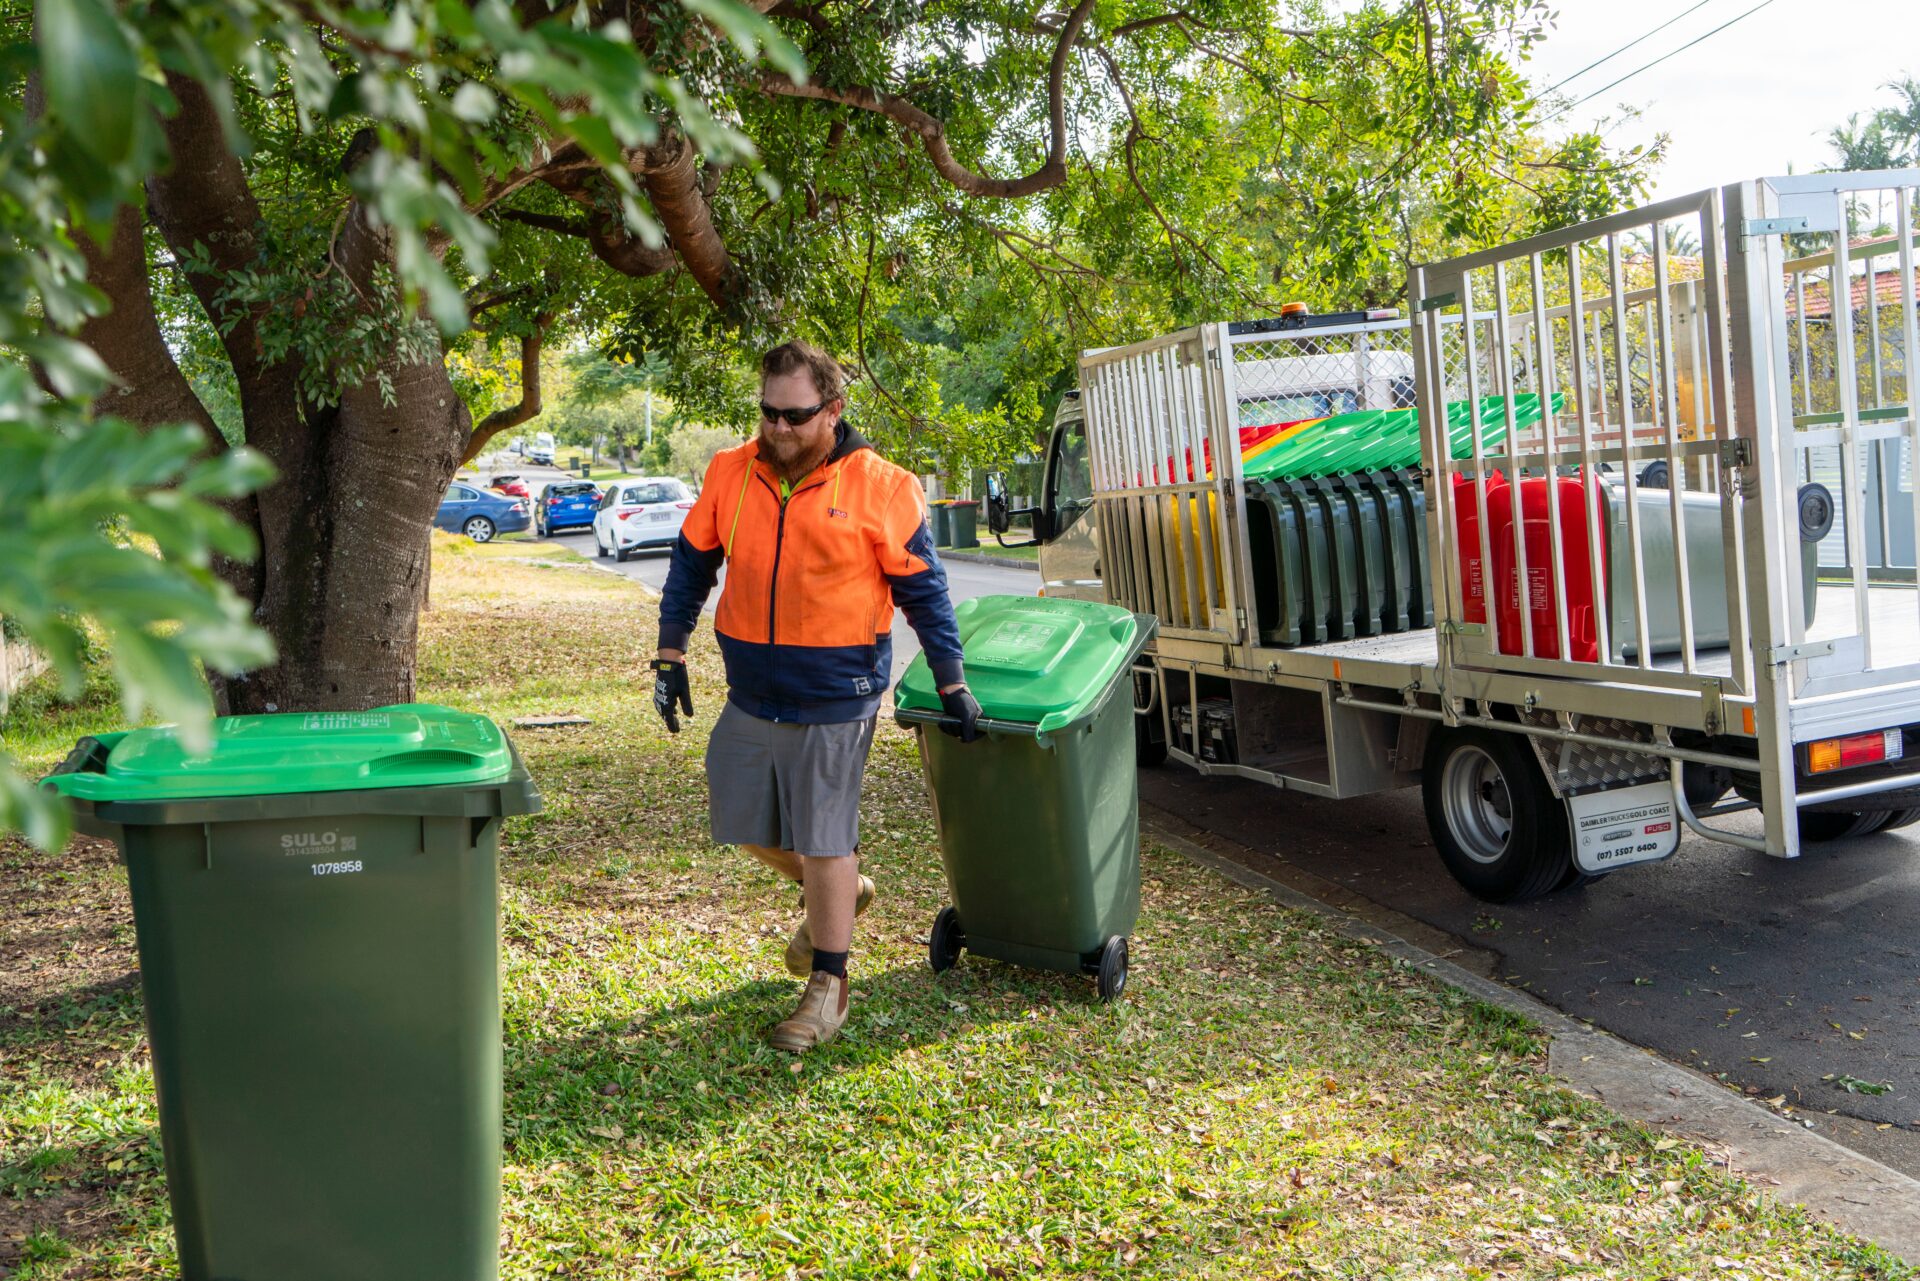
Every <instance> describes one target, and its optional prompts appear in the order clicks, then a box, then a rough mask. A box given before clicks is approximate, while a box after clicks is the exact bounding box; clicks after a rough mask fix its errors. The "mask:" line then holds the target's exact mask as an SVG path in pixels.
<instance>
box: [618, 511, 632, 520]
mask: <svg viewBox="0 0 1920 1281" xmlns="http://www.w3.org/2000/svg"><path fill="white" fill-rule="evenodd" d="M616 514H617V515H618V516H619V517H620V519H621V520H625V519H626V518H627V517H629V516H631V515H633V514H634V513H632V512H618V513H616Z"/></svg>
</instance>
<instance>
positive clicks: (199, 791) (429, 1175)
mask: <svg viewBox="0 0 1920 1281" xmlns="http://www.w3.org/2000/svg"><path fill="white" fill-rule="evenodd" d="M44 786H47V787H49V788H52V789H53V790H55V791H58V792H60V793H62V794H63V795H65V796H66V797H68V798H69V800H70V801H71V803H72V805H73V808H74V811H75V823H76V826H78V827H79V829H80V830H81V831H83V832H86V833H89V834H90V835H94V836H103V837H109V838H111V839H113V840H114V841H116V842H117V843H118V844H119V846H120V854H121V858H122V859H123V860H124V861H125V863H126V866H127V883H128V888H129V889H130V891H131V893H132V898H133V914H134V925H135V929H136V932H137V935H138V942H139V952H140V979H141V987H142V990H143V992H144V993H145V997H146V1011H147V1035H148V1039H149V1041H150V1042H151V1044H152V1048H153V1073H154V1081H155V1085H156V1087H157V1091H158V1094H159V1102H160V1137H161V1144H162V1147H163V1148H164V1150H165V1156H166V1169H167V1191H168V1196H169V1198H170V1200H171V1201H172V1204H173V1217H174V1231H175V1234H176V1237H177V1239H178V1242H179V1248H180V1273H181V1276H182V1277H183V1278H184V1279H185V1281H344V1279H345V1278H353V1279H354V1281H491V1279H492V1278H494V1277H496V1276H497V1275H498V1273H499V1261H498V1256H499V1233H500V1107H501V1093H500V1091H501V1085H500V1059H501V1050H500V951H499V903H500V895H499V835H500V818H501V816H502V815H506V814H526V813H531V812H533V811H534V810H537V809H538V808H539V806H540V798H539V796H538V794H537V793H536V792H535V790H534V787H533V781H532V779H531V778H530V777H529V776H528V774H527V771H526V768H525V767H524V766H523V765H521V763H520V761H519V758H518V756H517V755H516V754H515V752H514V750H513V747H512V745H511V744H510V743H509V742H508V741H507V738H506V736H505V735H504V734H503V733H501V731H500V729H499V727H498V726H496V725H495V724H494V723H493V722H492V721H490V720H488V719H486V718H485V717H483V716H473V715H469V714H467V713H464V712H456V711H452V710H450V709H448V708H444V707H433V706H428V705H424V704H409V705H404V706H395V707H383V708H379V709H377V710H374V711H370V712H327V713H309V714H301V713H293V714H285V715H276V716H230V717H224V718H221V719H219V720H216V721H215V722H214V724H213V740H212V748H211V750H209V751H207V752H205V753H199V754H195V753H190V752H188V751H187V750H186V748H185V747H184V746H183V745H182V743H181V741H180V739H179V738H178V737H177V736H176V734H175V733H174V731H173V729H172V728H171V727H162V728H158V729H141V730H134V731H132V732H130V733H122V734H105V735H101V736H99V737H97V738H84V739H81V740H80V742H79V744H78V745H77V746H76V747H75V748H74V749H73V751H72V753H71V754H70V755H69V756H68V757H67V759H66V761H65V762H63V763H62V764H61V766H60V768H59V769H58V770H56V771H55V772H54V774H53V775H52V776H50V777H49V778H48V779H47V780H46V781H45V783H44Z"/></svg>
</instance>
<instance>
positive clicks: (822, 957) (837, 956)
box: [813, 947, 847, 979]
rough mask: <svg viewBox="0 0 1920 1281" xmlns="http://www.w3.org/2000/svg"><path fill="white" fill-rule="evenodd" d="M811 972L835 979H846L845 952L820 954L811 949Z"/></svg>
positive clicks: (815, 949) (820, 952) (819, 951)
mask: <svg viewBox="0 0 1920 1281" xmlns="http://www.w3.org/2000/svg"><path fill="white" fill-rule="evenodd" d="M813 972H814V973H815V974H831V975H833V977H835V978H837V979H843V978H845V977H847V954H846V953H845V952H822V951H821V950H820V949H819V948H817V947H816V948H814V949H813Z"/></svg>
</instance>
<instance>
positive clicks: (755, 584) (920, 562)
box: [660, 423, 961, 724]
mask: <svg viewBox="0 0 1920 1281" xmlns="http://www.w3.org/2000/svg"><path fill="white" fill-rule="evenodd" d="M722 564H725V565H726V567H727V582H726V586H725V587H724V588H722V590H721V593H720V607H719V610H718V611H717V614H716V616H715V619H714V631H715V633H716V634H717V635H718V636H719V638H720V652H721V654H722V656H723V657H724V658H725V660H726V665H727V684H728V685H729V686H730V687H731V693H730V695H729V696H730V697H731V699H732V701H733V702H734V703H735V704H736V705H737V706H738V707H739V708H740V709H741V710H742V711H745V712H748V713H750V714H751V715H754V716H758V717H760V718H762V719H763V720H774V721H796V722H801V723H812V724H824V723H831V722H836V721H855V720H864V719H865V718H867V717H868V716H871V715H873V713H874V711H875V710H876V709H877V708H878V707H879V705H880V695H881V694H882V693H883V692H884V691H885V690H886V688H887V684H888V680H889V677H890V675H891V672H892V669H893V637H892V627H893V606H894V604H895V603H896V602H897V603H898V604H899V606H900V608H901V609H902V610H903V611H905V613H906V615H907V621H908V622H909V623H910V624H912V626H913V630H914V632H915V633H916V634H917V635H918V636H919V638H920V645H921V648H923V649H924V650H925V651H926V654H927V660H928V662H929V663H931V664H932V667H933V672H934V675H935V676H936V677H937V678H938V680H939V682H940V683H941V684H943V685H946V684H951V683H954V682H957V681H959V680H960V679H961V674H960V673H961V668H960V633H959V629H958V627H957V626H956V625H955V623H954V618H953V605H952V602H950V601H949V600H948V599H947V575H946V571H945V570H943V569H941V567H940V559H939V557H938V556H936V555H935V554H934V550H933V535H932V533H931V531H930V530H929V529H928V527H927V512H926V503H925V500H924V498H923V496H922V494H921V492H920V483H919V481H918V480H917V479H916V478H915V477H914V475H913V473H911V472H909V471H907V470H906V469H905V468H903V467H896V466H894V465H893V464H892V463H890V462H888V461H886V460H885V459H884V458H882V457H880V455H879V454H877V453H875V452H874V450H873V446H872V445H870V444H868V443H867V441H866V440H865V439H864V438H862V437H861V436H860V434H859V433H858V432H856V431H854V430H853V429H852V428H851V427H849V426H847V425H846V424H845V423H842V424H841V426H840V429H839V438H838V441H837V442H836V444H835V446H834V450H833V452H832V453H831V454H830V455H828V457H827V461H826V462H824V463H822V464H821V465H820V466H819V467H817V468H815V469H814V470H813V472H811V473H810V474H809V475H808V476H807V477H806V478H805V479H804V480H802V481H801V482H800V483H799V484H798V485H796V486H795V487H794V489H793V492H792V495H791V496H790V497H788V498H787V499H786V500H785V501H784V502H783V501H782V500H781V497H780V478H779V477H778V476H777V475H775V474H774V472H773V470H772V469H771V468H770V467H768V466H767V465H766V464H765V463H763V462H761V461H760V450H759V444H758V443H757V442H755V441H749V442H748V443H746V444H744V445H740V446H737V447H736V448H733V449H728V450H724V451H722V452H721V453H720V454H718V455H716V456H715V457H714V460H713V463H712V465H710V466H709V467H708V468H707V478H706V481H705V483H704V484H703V486H702V487H701V490H700V499H699V501H698V502H696V503H695V504H694V506H693V510H692V511H691V512H688V513H687V520H686V524H685V525H683V526H682V527H681V530H680V538H679V541H678V542H676V543H675V544H674V548H673V563H672V566H671V567H670V568H669V570H668V572H667V585H666V589H665V591H664V594H663V595H662V597H661V601H660V645H661V647H662V648H666V649H685V648H686V646H687V640H688V638H689V637H691V636H692V635H693V629H694V627H695V625H696V624H697V623H698V622H699V619H700V608H701V606H702V605H704V604H705V603H706V599H707V595H708V593H710V592H711V591H712V590H713V584H714V580H715V578H716V577H718V575H719V570H720V566H721V565H722Z"/></svg>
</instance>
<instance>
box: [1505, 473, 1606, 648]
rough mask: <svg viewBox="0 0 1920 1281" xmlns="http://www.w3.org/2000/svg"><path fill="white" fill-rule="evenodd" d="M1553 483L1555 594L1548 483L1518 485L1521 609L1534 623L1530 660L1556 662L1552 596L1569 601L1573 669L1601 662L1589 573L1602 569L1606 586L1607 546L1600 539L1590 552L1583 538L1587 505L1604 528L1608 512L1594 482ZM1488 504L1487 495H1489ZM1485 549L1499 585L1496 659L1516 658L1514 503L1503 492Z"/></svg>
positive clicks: (1532, 479)
mask: <svg viewBox="0 0 1920 1281" xmlns="http://www.w3.org/2000/svg"><path fill="white" fill-rule="evenodd" d="M1552 483H1554V484H1556V485H1558V486H1559V487H1560V555H1561V559H1562V561H1563V565H1562V567H1561V573H1560V575H1559V577H1560V583H1559V585H1558V587H1557V588H1556V586H1555V583H1554V579H1555V577H1556V575H1555V572H1554V565H1553V529H1552V527H1553V512H1552V508H1551V507H1550V506H1549V502H1548V490H1547V484H1548V481H1547V479H1546V478H1545V477H1543V476H1535V477H1530V478H1528V479H1526V480H1523V481H1521V482H1520V523H1521V527H1522V530H1523V533H1524V537H1525V538H1526V549H1527V609H1528V612H1529V615H1530V617H1531V620H1532V624H1533V656H1534V657H1535V658H1558V657H1560V620H1559V612H1558V610H1557V608H1556V597H1557V595H1558V593H1560V592H1564V593H1565V594H1566V601H1567V634H1568V635H1567V657H1568V658H1569V659H1571V660H1572V661H1574V662H1577V663H1597V662H1599V661H1600V642H1599V635H1598V628H1597V626H1596V624H1595V614H1596V606H1597V605H1600V606H1603V605H1604V604H1605V602H1604V601H1601V602H1596V601H1595V600H1594V598H1593V580H1594V575H1593V566H1594V562H1595V561H1596V560H1597V561H1598V562H1599V565H1600V580H1601V582H1602V583H1604V582H1605V581H1606V576H1607V547H1606V540H1605V536H1604V534H1603V535H1602V538H1601V541H1600V544H1599V545H1598V546H1597V547H1596V546H1594V545H1593V543H1592V540H1591V538H1590V537H1589V534H1590V532H1591V530H1592V525H1591V524H1590V523H1589V521H1588V519H1587V504H1589V503H1594V504H1599V505H1600V507H1599V510H1600V516H1601V522H1602V528H1603V529H1604V527H1605V520H1606V507H1605V505H1604V504H1605V499H1604V496H1603V495H1602V494H1601V493H1600V486H1599V484H1598V482H1593V483H1583V482H1582V481H1581V480H1579V479H1578V478H1576V477H1572V476H1561V477H1558V478H1556V479H1555V480H1554V481H1553V482H1552ZM1488 494H1489V503H1490V504H1491V503H1492V491H1491V490H1489V491H1488ZM1490 542H1491V543H1492V550H1493V564H1494V578H1495V581H1497V582H1498V583H1499V584H1500V652H1501V653H1503V654H1519V653H1521V652H1522V645H1521V642H1522V640H1523V636H1522V633H1521V627H1520V590H1519V573H1518V568H1519V567H1518V565H1517V563H1516V562H1517V560H1518V556H1517V554H1516V552H1515V543H1516V540H1515V539H1514V537H1513V499H1512V496H1511V495H1510V494H1509V493H1507V490H1506V487H1505V486H1504V485H1503V486H1502V487H1501V502H1500V503H1499V504H1497V505H1494V508H1493V516H1492V521H1491V530H1490Z"/></svg>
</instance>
